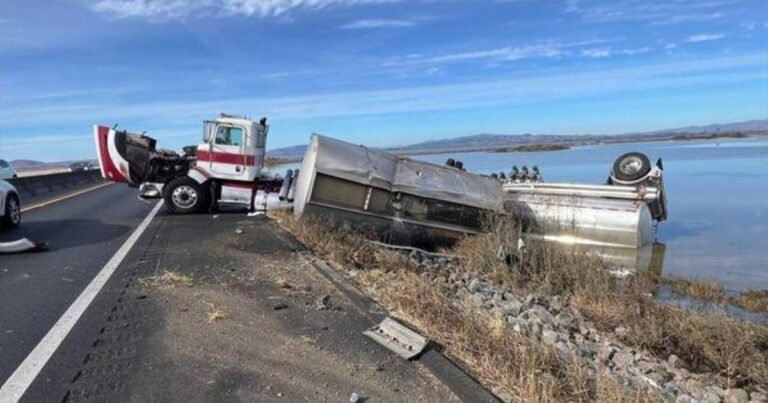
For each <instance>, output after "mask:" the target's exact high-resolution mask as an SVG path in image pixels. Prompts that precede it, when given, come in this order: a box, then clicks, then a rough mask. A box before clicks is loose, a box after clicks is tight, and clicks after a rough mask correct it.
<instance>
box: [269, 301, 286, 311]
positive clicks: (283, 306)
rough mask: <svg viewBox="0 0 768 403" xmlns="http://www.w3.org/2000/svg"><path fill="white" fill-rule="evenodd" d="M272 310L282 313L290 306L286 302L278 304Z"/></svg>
mask: <svg viewBox="0 0 768 403" xmlns="http://www.w3.org/2000/svg"><path fill="white" fill-rule="evenodd" d="M272 308H273V309H274V310H276V311H280V310H283V309H286V308H288V304H286V303H285V302H278V303H276V304H275V305H274V306H272Z"/></svg>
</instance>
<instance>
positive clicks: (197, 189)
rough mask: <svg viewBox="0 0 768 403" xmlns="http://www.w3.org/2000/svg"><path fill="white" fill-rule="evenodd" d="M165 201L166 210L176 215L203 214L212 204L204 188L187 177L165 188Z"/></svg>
mask: <svg viewBox="0 0 768 403" xmlns="http://www.w3.org/2000/svg"><path fill="white" fill-rule="evenodd" d="M163 200H165V206H166V208H168V210H169V211H170V212H172V213H176V214H194V213H201V212H203V211H205V209H207V208H208V207H209V205H210V204H211V202H210V200H209V195H208V192H207V191H206V190H205V188H204V186H203V185H201V184H199V183H197V181H195V180H194V179H192V178H189V177H186V176H182V177H180V178H176V179H174V180H172V181H171V182H170V183H168V184H167V185H166V186H165V188H164V189H163Z"/></svg>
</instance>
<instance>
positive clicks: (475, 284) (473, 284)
mask: <svg viewBox="0 0 768 403" xmlns="http://www.w3.org/2000/svg"><path fill="white" fill-rule="evenodd" d="M482 286H483V282H482V281H481V280H480V279H479V278H473V279H472V281H470V282H469V286H468V287H467V289H468V290H469V292H471V293H473V294H474V293H476V292H478V291H480V289H481V287H482Z"/></svg>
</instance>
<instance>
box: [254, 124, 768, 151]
mask: <svg viewBox="0 0 768 403" xmlns="http://www.w3.org/2000/svg"><path fill="white" fill-rule="evenodd" d="M759 131H761V132H768V119H761V120H750V121H746V122H735V123H726V124H720V123H718V124H711V125H706V126H686V127H678V128H672V129H664V130H657V131H652V132H639V133H624V134H613V135H591V134H584V135H559V134H529V133H525V134H490V133H484V134H475V135H470V136H462V137H455V138H450V139H440V140H431V141H425V142H421V143H416V144H410V145H405V146H397V147H391V148H386V149H385V150H387V151H390V152H393V153H396V154H420V153H439V152H443V151H445V152H449V151H458V150H462V151H468V150H486V149H494V148H500V147H510V146H519V145H527V144H558V143H570V144H589V143H597V142H619V141H620V142H630V141H648V140H653V139H656V138H659V139H661V138H676V137H677V135H683V134H685V135H694V136H695V135H716V134H718V133H735V132H759ZM306 148H307V147H306V146H305V145H298V146H291V147H284V148H277V149H274V150H270V151H268V152H267V155H268V156H270V157H274V158H286V159H291V158H301V157H302V156H303V155H304V151H305V150H306Z"/></svg>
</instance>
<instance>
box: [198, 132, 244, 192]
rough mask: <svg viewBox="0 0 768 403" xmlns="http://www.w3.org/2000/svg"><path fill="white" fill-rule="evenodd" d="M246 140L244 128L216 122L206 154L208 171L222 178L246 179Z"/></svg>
mask: <svg viewBox="0 0 768 403" xmlns="http://www.w3.org/2000/svg"><path fill="white" fill-rule="evenodd" d="M246 140H247V136H246V132H245V128H243V127H239V126H235V125H231V124H226V123H219V124H217V125H216V131H215V133H214V135H213V136H211V139H210V143H209V150H210V153H209V155H208V156H207V157H208V163H209V164H210V165H209V167H210V171H211V172H212V173H214V174H216V175H217V176H220V177H222V178H227V179H234V180H247V179H248V170H247V169H246V164H247V162H248V161H247V155H246V144H245V143H246ZM198 154H199V152H198Z"/></svg>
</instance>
